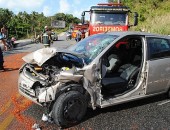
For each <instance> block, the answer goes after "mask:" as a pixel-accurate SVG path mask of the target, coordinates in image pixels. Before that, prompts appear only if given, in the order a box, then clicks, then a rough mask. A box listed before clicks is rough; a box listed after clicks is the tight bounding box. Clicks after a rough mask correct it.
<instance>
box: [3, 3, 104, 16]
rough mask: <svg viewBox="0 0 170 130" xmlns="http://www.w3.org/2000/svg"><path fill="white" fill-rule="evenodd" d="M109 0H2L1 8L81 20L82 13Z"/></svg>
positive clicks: (15, 11) (16, 11)
mask: <svg viewBox="0 0 170 130" xmlns="http://www.w3.org/2000/svg"><path fill="white" fill-rule="evenodd" d="M106 1H107V0H0V8H7V9H9V10H10V11H12V12H14V13H15V14H17V13H18V12H21V11H22V12H23V11H26V12H27V13H29V14H30V13H31V12H33V11H36V12H39V13H41V12H43V13H44V15H45V16H52V15H54V14H56V13H65V14H73V16H75V17H78V18H80V17H81V13H82V11H85V10H89V9H90V6H92V5H96V4H97V3H106Z"/></svg>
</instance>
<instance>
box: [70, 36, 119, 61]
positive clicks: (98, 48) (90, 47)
mask: <svg viewBox="0 0 170 130" xmlns="http://www.w3.org/2000/svg"><path fill="white" fill-rule="evenodd" d="M117 37H118V36H117V35H109V34H98V35H93V36H90V37H88V38H85V39H84V40H82V41H80V42H79V43H77V44H75V45H73V46H71V47H70V48H68V49H69V50H70V51H73V52H76V53H81V54H83V55H84V61H85V62H86V64H89V63H91V61H93V60H94V59H95V58H96V57H97V56H98V55H99V54H100V53H101V52H102V51H103V50H104V49H105V48H106V47H107V46H108V45H109V44H110V43H112V42H113V41H114V40H115V39H116V38H117Z"/></svg>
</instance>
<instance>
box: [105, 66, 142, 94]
mask: <svg viewBox="0 0 170 130" xmlns="http://www.w3.org/2000/svg"><path fill="white" fill-rule="evenodd" d="M138 72H139V68H138V67H137V66H134V65H130V66H129V67H128V68H126V69H125V70H123V72H122V73H121V74H120V76H117V77H109V78H107V77H104V78H103V79H102V85H103V88H102V89H103V90H105V91H107V92H109V93H114V94H119V93H122V92H124V91H126V90H127V89H128V83H129V81H130V80H131V79H132V78H133V77H134V76H136V75H137V74H138Z"/></svg>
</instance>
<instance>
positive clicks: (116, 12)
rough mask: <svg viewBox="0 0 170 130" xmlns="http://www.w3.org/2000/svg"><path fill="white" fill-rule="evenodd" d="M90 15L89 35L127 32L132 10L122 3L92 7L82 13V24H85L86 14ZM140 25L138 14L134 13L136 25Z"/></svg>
mask: <svg viewBox="0 0 170 130" xmlns="http://www.w3.org/2000/svg"><path fill="white" fill-rule="evenodd" d="M86 12H89V13H90V21H89V32H88V33H89V34H88V35H93V34H97V33H102V32H107V31H127V30H128V28H129V27H130V26H131V25H129V13H131V11H130V9H129V8H128V7H127V6H124V5H123V4H122V3H105V4H98V5H97V6H92V7H91V8H90V11H83V12H82V19H81V20H82V24H84V23H85V13H86ZM137 23H138V14H137V13H136V12H134V24H133V26H136V25H137Z"/></svg>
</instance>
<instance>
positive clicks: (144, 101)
mask: <svg viewBox="0 0 170 130" xmlns="http://www.w3.org/2000/svg"><path fill="white" fill-rule="evenodd" d="M166 98H167V97H166V96H165V94H162V95H158V96H153V97H149V98H145V99H140V100H136V101H132V102H128V103H124V104H120V105H115V106H111V107H107V108H102V109H101V108H97V109H96V110H92V109H91V108H88V109H87V112H86V115H85V118H84V120H82V122H85V121H86V120H89V119H90V118H93V117H95V116H97V115H99V114H101V113H107V112H116V111H121V110H126V109H130V108H134V107H138V106H143V105H146V104H150V103H155V102H158V101H163V100H165V99H166ZM82 122H81V123H82Z"/></svg>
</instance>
